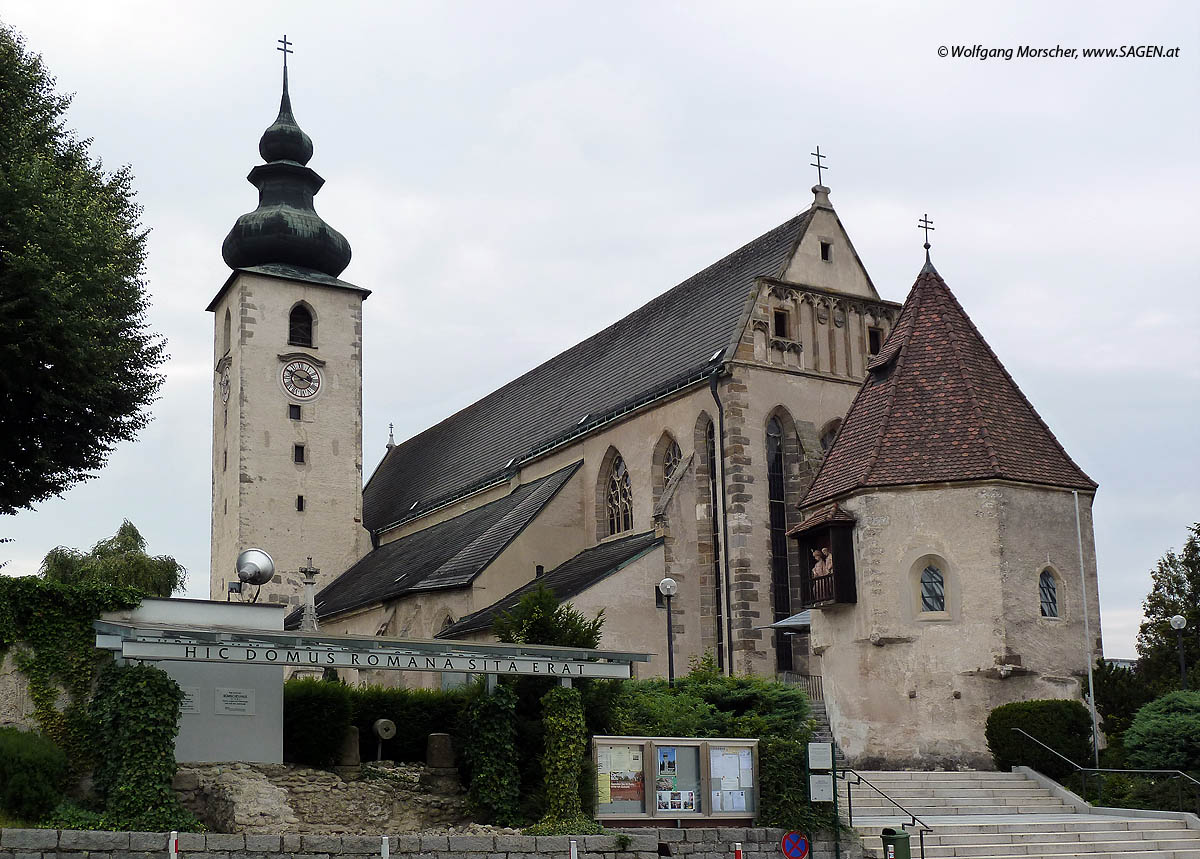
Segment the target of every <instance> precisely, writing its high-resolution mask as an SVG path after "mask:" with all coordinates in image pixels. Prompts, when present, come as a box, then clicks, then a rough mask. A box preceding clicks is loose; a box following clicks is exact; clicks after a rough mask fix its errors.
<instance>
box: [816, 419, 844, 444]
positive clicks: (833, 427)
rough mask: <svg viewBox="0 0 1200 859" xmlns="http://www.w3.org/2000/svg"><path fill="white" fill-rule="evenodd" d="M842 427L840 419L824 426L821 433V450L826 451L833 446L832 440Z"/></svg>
mask: <svg viewBox="0 0 1200 859" xmlns="http://www.w3.org/2000/svg"><path fill="white" fill-rule="evenodd" d="M841 426H842V419H841V418H835V419H834V420H832V421H830V422H829V423H827V424H826V425H825V429H824V430H823V431H822V432H821V450H822V451H828V450H829V448H830V446H831V445H832V444H833V440H834V439H835V438H836V437H837V432H838V430H839V429H840V428H841Z"/></svg>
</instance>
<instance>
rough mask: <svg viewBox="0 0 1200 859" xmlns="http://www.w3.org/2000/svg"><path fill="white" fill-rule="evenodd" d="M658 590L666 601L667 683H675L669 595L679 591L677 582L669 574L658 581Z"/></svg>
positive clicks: (671, 684)
mask: <svg viewBox="0 0 1200 859" xmlns="http://www.w3.org/2000/svg"><path fill="white" fill-rule="evenodd" d="M658 590H659V591H660V592H661V593H662V595H663V597H664V598H665V599H666V601H667V685H668V686H674V685H675V636H674V635H672V633H671V597H673V596H675V594H676V593H678V592H679V584H678V583H677V582H676V581H675V580H674V579H673V578H671V577H670V576H667V577H666V578H664V579H663V580H662V581H661V582H659V583H658Z"/></svg>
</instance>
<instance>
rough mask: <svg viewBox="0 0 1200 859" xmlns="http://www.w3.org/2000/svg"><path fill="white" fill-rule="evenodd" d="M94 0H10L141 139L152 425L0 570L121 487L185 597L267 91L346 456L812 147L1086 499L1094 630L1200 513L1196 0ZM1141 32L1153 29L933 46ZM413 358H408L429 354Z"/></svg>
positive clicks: (657, 257) (739, 239)
mask: <svg viewBox="0 0 1200 859" xmlns="http://www.w3.org/2000/svg"><path fill="white" fill-rule="evenodd" d="M884 5H885V4H877V3H871V4H868V3H855V2H843V3H828V2H823V3H809V2H803V3H801V2H746V0H739V2H736V3H735V2H720V3H714V2H688V3H683V2H625V1H624V0H603V2H601V0H592V2H587V3H582V2H562V0H555V2H549V0H547V2H532V0H531V1H530V2H515V0H507V2H438V3H432V2H426V3H413V2H387V3H384V2H378V3H365V2H347V3H330V2H328V1H327V0H326V1H325V2H287V3H267V2H262V3H246V2H237V3H221V2H205V3H189V4H164V3H161V2H119V0H106V2H104V3H94V2H87V3H83V2H79V3H63V2H47V0H6V2H5V3H4V5H3V7H0V20H3V21H4V22H5V23H7V24H10V25H13V26H15V27H16V28H18V29H19V30H20V31H21V32H23V33H24V34H25V35H26V37H27V39H28V45H29V47H30V48H31V49H32V50H35V51H37V52H40V53H41V54H42V55H43V58H44V59H45V61H46V63H47V65H48V66H49V68H50V69H51V70H52V71H53V72H54V73H55V74H56V75H57V77H58V81H59V87H60V89H61V90H63V91H68V92H74V93H75V94H76V95H75V102H74V105H73V107H72V109H71V112H70V122H71V124H72V125H73V126H74V127H75V128H76V129H78V130H79V132H80V133H81V135H83V136H90V137H94V138H95V144H94V151H95V153H96V154H97V155H98V156H100V157H102V158H103V159H104V161H105V163H106V164H108V165H111V166H113V167H116V166H117V165H120V164H125V163H128V164H131V165H132V167H133V170H134V173H135V175H136V177H137V181H136V187H137V189H138V193H139V198H140V200H141V202H142V204H143V205H144V206H145V213H144V222H145V225H146V226H148V227H150V228H151V229H152V230H153V232H152V233H151V237H150V260H149V270H148V279H149V284H150V290H151V292H152V295H153V306H152V310H151V313H150V319H149V321H150V325H151V326H152V328H153V329H154V330H156V331H158V332H160V333H162V334H163V335H165V336H166V337H167V338H168V340H169V343H170V346H169V349H170V353H171V360H170V362H169V363H168V364H167V366H166V374H167V382H166V385H165V386H164V388H163V391H162V397H161V399H160V400H159V401H158V402H157V403H156V404H155V406H154V421H153V423H152V424H151V425H150V427H149V428H148V429H146V430H145V431H144V432H143V433H142V434H141V436H140V437H139V439H138V440H137V441H136V442H134V443H130V444H126V445H122V446H121V447H120V448H119V449H118V450H117V451H116V452H115V453H114V455H113V456H112V459H111V461H110V463H109V465H108V466H107V468H105V469H104V470H103V471H102V472H101V473H100V474H99V475H98V477H97V478H96V479H94V480H91V481H89V482H87V483H85V484H82V485H80V486H78V487H76V488H75V489H72V490H71V491H69V492H68V493H67V494H66V495H65V496H64V497H63V498H61V499H59V500H55V501H51V502H48V503H45V504H42V505H40V506H39V507H38V508H37V509H36V510H34V511H31V512H25V513H22V514H20V515H18V516H16V517H9V518H6V519H3V520H0V534H3V535H7V536H10V537H12V538H14V539H15V543H12V544H8V545H6V546H4V547H3V548H4V551H3V553H0V554H2V555H3V556H4V557H8V558H10V559H11V563H10V564H9V565H8V567H7V568H6V569H5V572H6V573H11V574H23V573H31V572H34V571H36V569H37V567H38V563H39V561H40V559H41V558H42V556H43V555H44V554H45V553H46V552H47V551H48V550H49V549H50V548H52V547H53V546H55V545H58V544H67V545H71V546H77V547H86V546H90V545H91V544H92V543H94V542H95V541H96V540H98V539H101V538H102V537H105V536H107V535H110V534H112V533H113V532H114V531H115V530H116V528H117V526H118V525H119V524H120V522H121V519H122V518H125V517H128V518H129V519H131V520H132V521H133V522H134V523H135V524H136V525H137V526H138V527H139V528H140V529H141V530H142V532H143V533H144V534H145V535H146V537H147V538H148V539H149V541H150V548H151V550H152V551H154V552H156V553H169V554H173V555H175V556H176V557H177V558H178V559H179V560H180V561H181V562H183V563H184V564H185V565H186V566H187V568H188V570H189V571H190V580H189V585H188V589H187V594H188V595H191V596H202V595H204V594H205V593H206V591H207V586H206V580H207V574H208V546H209V504H210V482H209V461H210V460H209V450H210V445H211V414H210V410H211V387H210V386H211V385H212V384H213V381H214V378H213V372H212V361H211V351H212V340H211V338H212V327H213V324H212V319H211V317H210V315H209V314H207V313H205V312H204V307H205V306H206V304H207V303H208V301H209V299H210V298H211V297H212V296H213V295H214V294H215V292H216V290H217V288H218V287H219V286H220V285H221V283H222V282H223V281H224V279H225V277H226V275H227V273H228V271H227V269H226V267H225V265H224V263H223V262H222V261H221V255H220V246H221V240H222V239H223V238H224V236H225V234H226V232H227V231H228V230H229V228H230V226H232V224H233V221H234V219H235V218H236V217H237V216H238V215H239V214H241V213H242V212H246V211H249V210H251V209H253V207H254V204H255V191H254V189H253V188H252V187H251V186H250V185H249V184H247V183H246V182H245V179H244V177H245V175H246V173H247V172H248V171H249V170H250V168H251V167H252V166H253V165H254V164H256V163H258V161H259V159H258V155H257V150H256V147H257V141H258V138H259V135H260V134H261V132H262V130H263V129H264V128H265V127H266V126H267V125H268V124H269V123H270V122H271V120H272V119H273V118H274V116H275V112H276V109H277V106H278V99H279V76H280V71H279V54H278V53H276V52H275V50H274V48H275V40H276V39H278V38H280V36H281V35H282V34H283V33H285V32H286V33H287V35H288V37H289V38H290V39H291V40H293V41H294V42H295V50H296V54H295V55H294V57H293V58H292V62H291V80H292V94H293V103H294V106H295V111H296V116H297V119H298V121H299V122H300V124H301V126H302V127H303V128H304V129H305V130H306V131H307V132H308V133H309V134H310V135H311V136H312V137H313V140H314V143H315V147H316V154H315V157H314V158H313V160H312V162H311V165H310V166H312V167H314V168H315V169H316V170H317V171H318V172H319V173H321V174H322V175H323V176H324V177H325V178H326V180H327V184H326V186H325V188H324V189H323V190H322V192H321V193H320V195H319V196H318V198H317V205H318V209H319V211H320V212H321V214H322V215H323V216H324V217H325V218H326V220H328V221H329V223H331V224H332V225H334V226H335V227H337V228H338V229H339V230H341V231H342V232H343V233H344V234H345V235H346V236H347V237H348V238H349V240H350V242H351V244H352V245H353V248H354V261H353V262H352V263H351V265H350V268H349V269H347V271H346V272H345V274H344V275H343V277H344V278H345V279H347V280H350V281H351V282H354V283H357V284H360V285H363V286H366V287H368V288H370V289H372V290H374V295H372V296H371V298H370V299H369V301H368V302H367V304H366V306H365V317H366V322H365V369H364V373H365V381H364V384H365V397H364V398H365V438H364V443H365V456H364V458H365V462H366V468H367V471H368V473H369V472H370V470H371V469H372V468H373V467H374V465H375V464H376V462H377V461H378V459H379V458H380V456H381V455H382V453H383V445H384V442H385V441H386V440H387V425H388V423H389V422H395V424H396V434H397V439H400V438H404V437H407V436H409V435H411V434H413V433H415V432H417V431H419V430H421V429H423V428H424V427H426V426H428V425H430V424H431V423H434V422H436V421H437V420H439V419H441V418H442V417H444V416H446V415H447V414H449V413H451V412H453V411H454V410H456V409H458V408H460V407H461V406H464V405H466V404H468V403H470V402H472V401H473V400H475V399H476V398H478V397H479V396H480V395H482V394H485V393H487V392H488V391H490V390H492V389H494V388H495V387H497V386H499V385H501V384H502V383H504V382H506V381H508V380H509V379H511V378H513V377H515V376H517V375H519V374H520V373H521V372H523V371H524V370H526V369H528V368H530V367H532V366H534V365H535V364H537V363H539V362H540V361H542V360H544V359H545V358H548V357H550V356H551V355H553V354H555V353H557V352H558V351H561V350H562V349H563V348H565V347H567V346H569V345H571V344H572V343H574V342H576V341H578V340H580V339H582V338H583V337H585V336H586V335H588V334H590V333H593V332H594V331H596V330H598V329H599V328H601V327H602V326H604V325H607V324H608V323H610V322H612V321H614V320H616V319H618V318H619V317H621V316H623V315H625V314H626V313H628V312H629V311H630V310H632V309H634V308H635V307H637V306H638V305H640V304H641V303H643V302H644V301H646V300H648V299H649V298H651V297H653V296H654V295H656V294H658V293H660V292H662V291H664V290H665V289H667V288H668V287H670V286H672V285H674V284H675V283H677V282H679V281H680V280H682V279H684V278H685V277H687V276H688V275H690V274H692V273H693V272H695V271H697V270H699V269H701V268H703V267H704V266H706V265H707V264H709V263H710V262H712V261H714V260H716V259H717V258H719V257H721V256H723V255H724V254H726V253H727V252H729V251H731V250H733V249H734V248H736V247H738V246H739V245H741V244H743V243H744V242H746V241H747V240H749V239H751V238H753V237H755V236H757V235H758V234H760V233H762V232H763V231H765V230H766V229H769V228H771V227H773V226H775V225H776V224H778V223H780V222H781V221H783V220H785V219H786V218H788V217H789V216H791V215H792V214H794V213H796V212H797V211H799V210H801V209H804V208H806V207H807V206H808V204H809V202H810V200H811V194H810V193H809V190H808V189H809V187H810V186H811V185H812V184H813V182H814V179H815V176H814V171H813V170H812V169H811V168H810V167H809V166H808V165H809V162H810V161H811V160H812V159H811V158H810V157H809V155H808V153H809V152H810V151H812V149H813V146H814V145H816V144H820V146H821V151H822V152H823V153H825V154H827V155H828V156H829V160H828V163H829V165H830V167H831V170H830V172H829V173H828V174H826V184H828V185H830V186H831V187H832V189H833V194H832V199H833V202H834V205H835V206H836V207H837V209H838V212H839V214H840V215H841V217H842V220H843V222H844V223H845V225H846V227H847V229H848V230H849V232H850V234H851V236H852V237H853V239H854V242H855V244H856V246H857V249H858V251H859V253H860V254H861V256H862V258H863V260H864V262H865V263H866V265H867V268H868V270H869V271H870V272H871V274H872V277H873V279H874V281H875V283H876V285H877V286H878V287H879V289H880V291H881V292H882V293H883V295H884V297H886V298H890V299H894V300H898V301H899V300H903V298H904V296H905V294H906V292H907V289H908V287H909V286H910V285H911V283H912V281H913V279H914V277H915V276H916V273H917V270H918V269H919V267H920V264H921V262H922V250H921V241H922V239H921V235H920V233H919V232H918V230H917V229H916V221H917V218H918V217H920V215H921V214H922V213H925V212H928V213H929V215H930V217H931V218H933V219H934V221H935V224H936V232H935V233H934V236H933V239H934V258H935V260H936V262H937V265H938V269H939V271H940V272H941V273H942V274H943V275H944V276H945V277H946V279H947V281H948V282H949V283H950V285H951V287H952V288H953V289H954V290H955V291H956V293H957V295H958V296H959V299H960V300H961V301H962V303H963V304H964V305H965V307H966V308H967V310H968V312H969V313H970V314H971V315H972V317H973V318H974V320H975V321H976V323H977V325H978V326H979V327H980V329H981V330H982V331H983V333H984V335H985V336H986V337H987V338H988V340H989V341H990V343H991V344H992V346H993V347H994V348H995V349H996V351H997V352H998V353H999V355H1000V356H1001V358H1002V359H1003V360H1004V361H1005V362H1006V364H1007V366H1008V368H1009V370H1010V371H1011V372H1012V374H1013V375H1014V377H1015V378H1016V379H1017V381H1018V382H1019V384H1020V385H1021V386H1022V388H1023V389H1024V391H1025V392H1026V394H1027V395H1028V396H1029V397H1030V399H1031V400H1032V401H1033V403H1034V404H1035V405H1036V406H1037V408H1038V409H1039V410H1040V412H1041V414H1042V415H1043V417H1045V418H1046V420H1047V422H1048V423H1049V424H1050V426H1051V427H1052V428H1053V429H1054V430H1055V432H1056V433H1057V435H1058V436H1059V438H1060V439H1061V440H1062V441H1063V443H1064V445H1065V446H1066V448H1067V450H1068V451H1069V452H1070V453H1071V454H1072V455H1073V456H1074V457H1075V459H1076V460H1077V461H1078V462H1079V463H1080V464H1081V465H1082V466H1083V468H1084V469H1085V470H1086V471H1087V472H1088V473H1089V474H1090V475H1091V476H1092V477H1093V478H1095V479H1096V480H1097V481H1099V483H1100V487H1101V488H1100V492H1099V495H1098V497H1097V499H1096V506H1095V512H1096V525H1097V545H1098V551H1099V562H1100V591H1101V593H1100V595H1101V603H1102V607H1103V624H1104V639H1105V647H1106V651H1107V653H1108V655H1110V656H1131V655H1133V653H1134V637H1135V635H1136V631H1137V625H1138V623H1139V620H1140V614H1141V611H1140V605H1141V601H1142V599H1143V597H1144V596H1145V593H1146V591H1147V589H1148V587H1149V570H1150V569H1151V568H1152V566H1153V565H1154V562H1155V560H1156V559H1157V558H1158V557H1159V556H1160V555H1161V554H1162V553H1163V552H1164V551H1165V550H1166V549H1168V548H1170V547H1172V546H1175V547H1178V546H1179V545H1180V544H1181V543H1182V541H1183V539H1184V536H1185V529H1186V527H1187V526H1188V525H1189V524H1190V523H1192V522H1195V521H1197V520H1200V488H1198V478H1200V453H1198V452H1197V448H1198V445H1197V432H1196V423H1197V419H1198V418H1200V395H1198V390H1200V384H1198V383H1200V362H1198V361H1197V360H1196V355H1195V347H1196V343H1197V331H1200V301H1198V300H1197V289H1198V287H1200V283H1198V281H1200V264H1198V262H1200V261H1198V251H1197V238H1196V236H1197V225H1198V223H1200V193H1198V192H1200V155H1198V153H1200V134H1198V129H1200V120H1198V116H1200V114H1198V112H1197V109H1196V106H1197V104H1200V62H1198V57H1200V38H1198V37H1200V7H1198V6H1197V5H1196V4H1194V3H1188V2H1177V3H1171V2H1155V0H1142V2H1139V3H1138V4H1136V6H1135V7H1131V6H1130V5H1129V3H1128V0H1120V2H1107V3H1098V2H1077V3H1065V2H1064V3H1054V4H1048V3H1044V2H1014V3H1005V4H1001V5H996V4H986V5H985V4H964V3H922V4H920V5H917V4H911V3H910V4H903V5H902V4H898V3H897V4H891V5H890V6H887V7H886V8H883V9H880V8H877V7H878V6H884ZM976 44H981V45H983V46H984V47H988V48H1015V47H1017V46H1020V45H1033V46H1036V47H1054V46H1055V45H1056V44H1061V45H1063V46H1064V47H1068V48H1072V47H1073V48H1085V47H1116V46H1121V45H1130V44H1135V45H1162V46H1164V47H1167V48H1174V47H1178V48H1180V51H1179V53H1180V55H1181V56H1179V57H1178V58H1158V59H1138V58H1132V59H1082V58H1080V59H1074V60H1071V59H1058V60H1050V59H1043V60H1033V59H1018V58H1016V57H1014V58H1013V59H1012V60H1009V61H1005V60H1002V59H988V60H978V59H954V58H940V57H939V56H938V49H939V47H941V46H947V47H953V46H955V45H966V46H972V45H976ZM435 363H436V365H437V366H438V370H437V371H436V372H431V369H432V368H433V366H434V365H435Z"/></svg>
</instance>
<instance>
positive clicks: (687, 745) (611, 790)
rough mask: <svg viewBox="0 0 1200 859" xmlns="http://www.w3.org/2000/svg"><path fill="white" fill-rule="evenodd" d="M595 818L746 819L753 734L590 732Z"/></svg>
mask: <svg viewBox="0 0 1200 859" xmlns="http://www.w3.org/2000/svg"><path fill="white" fill-rule="evenodd" d="M592 759H593V761H594V762H595V765H596V818H597V819H598V820H607V821H612V820H637V819H655V818H657V819H660V820H683V819H688V818H699V819H708V818H734V819H742V820H746V819H752V818H753V817H754V816H755V814H756V813H757V811H758V740H753V739H727V738H723V739H700V738H698V737H594V738H593V740H592Z"/></svg>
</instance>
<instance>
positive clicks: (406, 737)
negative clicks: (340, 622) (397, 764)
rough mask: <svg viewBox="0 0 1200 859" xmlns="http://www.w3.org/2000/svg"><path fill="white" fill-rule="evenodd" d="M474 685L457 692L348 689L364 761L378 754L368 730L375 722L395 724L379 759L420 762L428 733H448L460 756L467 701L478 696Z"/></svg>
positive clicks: (351, 713) (376, 744) (352, 715)
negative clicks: (393, 734) (383, 721)
mask: <svg viewBox="0 0 1200 859" xmlns="http://www.w3.org/2000/svg"><path fill="white" fill-rule="evenodd" d="M477 685H478V684H472V685H471V686H467V687H463V688H461V689H451V690H445V691H443V690H440V689H389V688H385V687H383V686H362V687H358V688H353V689H351V690H350V719H351V722H352V723H353V724H354V725H355V726H357V727H358V741H359V750H360V752H361V753H362V759H363V760H364V761H373V760H375V756H376V755H377V754H378V753H379V740H378V738H377V737H376V736H375V734H374V733H373V732H372V730H371V728H372V726H373V725H374V724H375V720H376V719H391V720H392V721H393V722H395V723H396V727H397V729H398V730H397V731H396V736H395V738H393V739H391V740H385V741H384V743H383V759H384V760H389V761H409V762H423V761H424V760H425V746H426V740H427V739H428V737H429V735H430V734H436V733H442V734H449V735H450V736H451V738H452V739H453V742H454V749H455V751H456V752H459V753H461V750H462V747H463V742H464V740H465V730H466V729H465V717H466V712H467V707H468V706H469V705H470V703H471V700H472V699H473V698H474V697H475V696H477V695H478V694H479V690H478V689H477V688H476V686H477Z"/></svg>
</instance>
